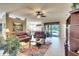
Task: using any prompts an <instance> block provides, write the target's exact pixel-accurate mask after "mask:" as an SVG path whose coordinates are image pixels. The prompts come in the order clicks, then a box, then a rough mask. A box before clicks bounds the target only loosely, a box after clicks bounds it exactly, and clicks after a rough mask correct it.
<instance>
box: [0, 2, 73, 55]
mask: <svg viewBox="0 0 79 59" xmlns="http://www.w3.org/2000/svg"><path fill="white" fill-rule="evenodd" d="M72 5H73V4H72V3H55V4H54V3H29V4H27V3H25V4H24V3H19V4H18V3H12V4H7V3H3V4H0V14H1V15H0V37H1V38H2V40H4V43H5V44H3V45H7V46H8V48H5V49H3V48H2V49H0V50H1V53H3V51H5V52H4V54H1V55H3V56H5V55H8V56H15V55H16V56H65V49H64V43H65V40H66V20H67V18H68V17H69V15H70V13H69V12H70V11H71V10H72V8H71V6H72ZM15 37H16V38H15ZM5 41H8V42H5ZM1 42H3V41H1ZM10 42H11V43H10ZM13 42H14V43H13ZM15 42H17V44H16V43H15ZM39 42H41V44H40V43H39ZM8 44H9V45H8ZM11 44H12V46H14V47H12V46H10V45H11ZM7 46H6V47H7ZM19 46H20V47H19ZM9 47H10V48H11V49H10V48H9ZM18 48H19V49H20V51H19V50H18ZM10 50H11V51H10ZM14 50H15V51H14ZM14 52H17V53H14Z"/></svg>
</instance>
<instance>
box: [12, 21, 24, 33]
mask: <svg viewBox="0 0 79 59" xmlns="http://www.w3.org/2000/svg"><path fill="white" fill-rule="evenodd" d="M13 31H15V32H17V31H23V24H22V23H20V22H14V23H13Z"/></svg>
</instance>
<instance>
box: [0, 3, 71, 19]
mask: <svg viewBox="0 0 79 59" xmlns="http://www.w3.org/2000/svg"><path fill="white" fill-rule="evenodd" d="M71 5H72V4H69V3H2V4H0V13H2V12H9V13H10V14H14V15H18V16H22V17H26V18H31V19H37V18H36V17H35V16H34V15H33V13H34V11H35V10H43V11H44V12H45V13H46V17H45V18H41V19H65V18H66V17H67V15H68V13H69V11H70V10H71Z"/></svg>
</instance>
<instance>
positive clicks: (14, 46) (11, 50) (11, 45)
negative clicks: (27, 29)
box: [3, 37, 20, 56]
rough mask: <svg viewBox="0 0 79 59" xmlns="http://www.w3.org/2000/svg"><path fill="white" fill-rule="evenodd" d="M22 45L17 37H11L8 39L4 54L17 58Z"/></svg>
mask: <svg viewBox="0 0 79 59" xmlns="http://www.w3.org/2000/svg"><path fill="white" fill-rule="evenodd" d="M19 47H20V43H19V41H18V40H17V38H16V37H9V38H7V44H6V45H5V47H4V53H3V54H6V53H7V54H8V55H10V56H16V55H17V52H18V50H19Z"/></svg>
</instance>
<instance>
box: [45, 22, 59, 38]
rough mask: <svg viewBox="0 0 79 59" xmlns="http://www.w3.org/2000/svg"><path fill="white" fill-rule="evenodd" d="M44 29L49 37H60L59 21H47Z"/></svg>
mask: <svg viewBox="0 0 79 59" xmlns="http://www.w3.org/2000/svg"><path fill="white" fill-rule="evenodd" d="M44 29H45V33H46V35H47V37H52V36H54V37H58V36H59V32H60V25H59V22H52V23H45V24H44Z"/></svg>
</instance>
